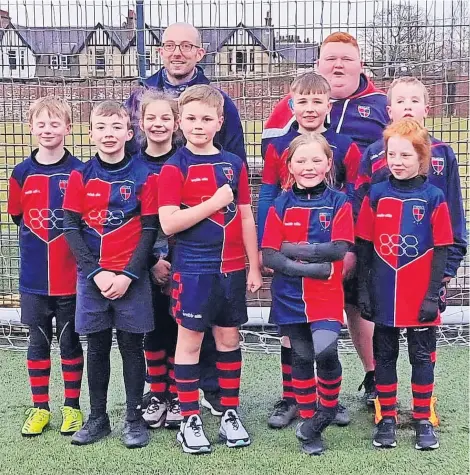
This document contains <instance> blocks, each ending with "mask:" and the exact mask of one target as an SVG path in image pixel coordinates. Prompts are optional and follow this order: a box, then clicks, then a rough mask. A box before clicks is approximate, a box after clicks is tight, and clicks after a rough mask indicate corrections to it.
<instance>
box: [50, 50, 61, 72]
mask: <svg viewBox="0 0 470 475" xmlns="http://www.w3.org/2000/svg"><path fill="white" fill-rule="evenodd" d="M50 66H51V69H57V68H58V67H59V56H58V55H57V54H52V55H51V57H50Z"/></svg>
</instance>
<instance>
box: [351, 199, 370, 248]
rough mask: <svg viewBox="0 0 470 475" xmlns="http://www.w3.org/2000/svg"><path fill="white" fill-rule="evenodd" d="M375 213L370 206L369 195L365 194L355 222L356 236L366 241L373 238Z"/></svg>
mask: <svg viewBox="0 0 470 475" xmlns="http://www.w3.org/2000/svg"><path fill="white" fill-rule="evenodd" d="M374 224H375V214H374V211H373V210H372V208H371V206H370V200H369V197H368V196H366V197H365V198H364V201H363V202H362V205H361V210H360V211H359V215H358V217H357V222H356V228H355V232H356V236H357V237H358V238H361V239H364V240H366V241H373V240H374Z"/></svg>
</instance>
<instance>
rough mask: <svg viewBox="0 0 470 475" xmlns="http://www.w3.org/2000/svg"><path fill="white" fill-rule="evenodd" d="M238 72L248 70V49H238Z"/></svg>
mask: <svg viewBox="0 0 470 475" xmlns="http://www.w3.org/2000/svg"><path fill="white" fill-rule="evenodd" d="M235 61H236V63H237V72H240V71H245V70H246V51H237V52H236V56H235Z"/></svg>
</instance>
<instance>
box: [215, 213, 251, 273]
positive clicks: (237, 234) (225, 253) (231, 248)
mask: <svg viewBox="0 0 470 475" xmlns="http://www.w3.org/2000/svg"><path fill="white" fill-rule="evenodd" d="M222 219H224V217H223V215H222ZM223 233H224V240H223V243H222V256H221V263H220V272H222V273H226V272H234V271H237V270H242V269H244V268H245V247H244V245H243V231H242V221H241V215H240V210H239V209H237V211H236V214H235V216H234V218H233V219H232V221H230V223H228V224H227V225H226V226H225V227H224V228H223Z"/></svg>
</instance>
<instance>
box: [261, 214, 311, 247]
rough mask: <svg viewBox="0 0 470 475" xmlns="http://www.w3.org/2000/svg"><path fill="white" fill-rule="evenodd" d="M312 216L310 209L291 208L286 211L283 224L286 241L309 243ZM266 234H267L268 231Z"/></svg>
mask: <svg viewBox="0 0 470 475" xmlns="http://www.w3.org/2000/svg"><path fill="white" fill-rule="evenodd" d="M310 214H311V212H310V209H308V208H289V209H287V210H286V212H285V214H284V220H283V223H282V224H283V234H284V240H285V241H287V242H292V243H302V242H308V231H309V226H310ZM264 234H265V235H266V234H267V233H266V230H265V233H264ZM279 248H280V247H279Z"/></svg>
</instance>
